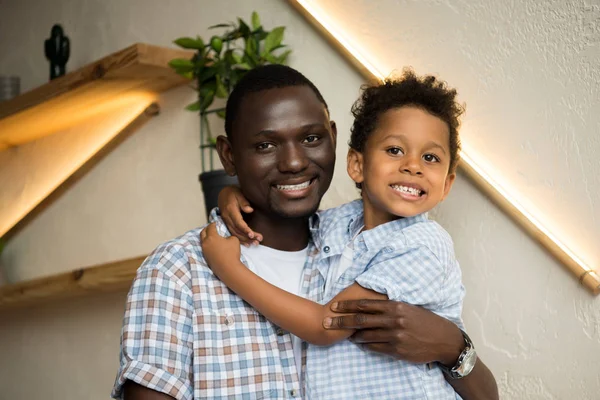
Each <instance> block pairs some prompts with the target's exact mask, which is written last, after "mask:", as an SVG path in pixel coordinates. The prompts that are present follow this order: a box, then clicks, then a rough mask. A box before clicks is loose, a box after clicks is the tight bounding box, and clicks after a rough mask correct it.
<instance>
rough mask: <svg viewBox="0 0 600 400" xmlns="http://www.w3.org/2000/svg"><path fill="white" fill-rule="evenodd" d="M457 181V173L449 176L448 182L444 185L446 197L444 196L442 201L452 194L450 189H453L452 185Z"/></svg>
mask: <svg viewBox="0 0 600 400" xmlns="http://www.w3.org/2000/svg"><path fill="white" fill-rule="evenodd" d="M455 180H456V174H455V173H451V174H448V176H447V177H446V182H445V183H444V195H443V196H442V200H444V199H445V198H446V196H448V193H450V189H452V185H454V181H455Z"/></svg>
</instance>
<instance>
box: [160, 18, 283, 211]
mask: <svg viewBox="0 0 600 400" xmlns="http://www.w3.org/2000/svg"><path fill="white" fill-rule="evenodd" d="M209 29H224V32H223V33H222V34H221V35H213V36H212V37H211V38H210V40H209V41H205V40H204V39H203V38H201V37H200V36H197V37H196V38H191V37H182V38H179V39H177V40H175V41H174V43H175V44H177V45H178V46H179V47H182V48H184V49H191V50H194V51H195V53H194V56H193V57H192V58H191V59H181V58H177V59H173V60H171V61H170V62H169V65H170V67H171V68H173V69H174V70H175V72H176V73H178V74H179V75H182V76H184V77H186V78H188V79H190V80H191V81H192V82H193V85H192V86H193V88H194V90H196V92H197V93H198V98H197V100H196V101H195V102H193V103H192V104H189V105H188V106H187V107H186V109H187V110H189V111H193V112H197V113H199V116H200V154H201V161H202V173H201V174H200V176H199V179H200V182H201V184H202V191H203V192H204V200H205V204H206V213H207V214H208V213H209V212H210V210H211V209H212V208H213V207H216V206H217V197H218V195H219V192H220V191H221V189H222V188H223V187H224V186H227V185H230V184H234V183H237V179H236V178H235V177H230V176H228V175H227V174H226V173H225V171H224V170H223V169H215V166H214V158H215V157H216V154H215V145H216V136H215V134H214V133H213V132H214V129H212V128H211V119H212V120H213V121H214V119H217V118H221V119H224V118H225V108H224V106H223V105H224V102H225V99H227V97H228V96H229V94H230V93H231V90H232V89H233V87H234V86H235V85H236V83H237V82H238V81H239V80H240V79H241V78H242V76H244V74H246V73H247V72H248V71H249V70H251V69H253V68H256V67H258V66H260V65H265V64H285V63H286V61H287V57H288V56H289V54H290V52H291V50H289V49H285V47H286V45H284V44H283V43H282V42H283V34H284V31H285V27H283V26H279V27H276V28H274V29H272V30H271V31H267V30H265V29H264V28H263V26H262V24H261V22H260V17H259V16H258V14H257V13H256V12H253V13H252V17H251V24H248V23H246V22H245V21H244V20H243V19H241V18H238V19H237V22H236V23H234V22H231V23H223V24H217V25H214V26H211V27H210V28H209ZM218 99H221V100H220V106H215V105H214V103H215V101H216V100H218ZM222 126H223V124H222V123H221V124H220V127H222Z"/></svg>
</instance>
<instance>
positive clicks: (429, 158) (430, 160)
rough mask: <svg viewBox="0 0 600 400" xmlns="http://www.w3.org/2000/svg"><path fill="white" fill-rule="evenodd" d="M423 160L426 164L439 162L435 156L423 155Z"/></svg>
mask: <svg viewBox="0 0 600 400" xmlns="http://www.w3.org/2000/svg"><path fill="white" fill-rule="evenodd" d="M423 160H425V161H427V162H440V158H439V157H438V156H436V155H435V154H425V155H424V156H423Z"/></svg>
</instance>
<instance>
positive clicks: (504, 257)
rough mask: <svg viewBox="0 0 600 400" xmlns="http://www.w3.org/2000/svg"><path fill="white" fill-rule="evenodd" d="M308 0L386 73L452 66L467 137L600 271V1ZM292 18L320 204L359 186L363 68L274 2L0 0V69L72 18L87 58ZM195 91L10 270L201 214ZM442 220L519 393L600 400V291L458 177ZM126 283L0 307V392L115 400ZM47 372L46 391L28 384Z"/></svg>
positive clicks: (474, 306) (106, 255) (17, 65)
mask: <svg viewBox="0 0 600 400" xmlns="http://www.w3.org/2000/svg"><path fill="white" fill-rule="evenodd" d="M594 1H595V3H593V2H587V3H584V2H569V3H566V2H558V1H543V0H537V1H535V2H532V1H524V2H517V1H507V2H492V1H491V0H486V1H477V2H467V1H458V0H455V1H451V0H447V1H442V0H438V1H434V0H421V1H392V0H378V1H377V2H373V1H368V0H360V1H357V0H313V3H314V4H316V5H318V6H319V7H321V8H322V9H323V10H325V11H327V12H328V13H329V15H330V16H331V17H332V18H333V20H334V21H335V23H336V24H337V25H338V26H339V27H340V28H341V29H342V30H343V31H344V32H345V33H346V34H347V36H349V37H350V38H352V40H353V42H354V43H356V44H357V46H359V47H363V48H364V49H366V50H367V51H368V53H369V54H371V55H372V57H373V58H374V59H375V61H376V62H377V64H379V65H381V66H382V67H381V69H382V71H385V72H388V71H390V70H392V69H400V68H401V67H403V66H405V65H412V66H414V67H415V69H416V70H417V72H419V73H424V72H431V73H435V74H439V75H440V76H442V77H443V78H444V79H446V80H447V81H449V82H450V83H451V84H452V85H453V86H456V87H458V88H459V92H460V94H461V98H462V99H463V100H464V101H465V102H467V103H468V105H467V110H468V112H467V118H466V119H465V124H464V129H463V137H464V141H465V144H466V145H468V147H469V149H471V151H470V153H471V154H472V155H473V156H476V157H477V158H478V161H479V162H481V163H482V164H486V166H487V167H488V168H491V169H492V170H493V171H494V173H497V174H498V176H500V177H501V178H502V179H503V180H504V181H505V182H507V184H508V186H509V187H512V188H515V190H516V193H519V194H522V195H523V200H524V202H526V203H527V204H528V205H531V206H534V209H535V210H536V212H537V213H539V215H541V216H547V217H548V218H547V220H548V225H551V226H552V227H554V228H555V230H556V231H557V232H558V233H559V234H560V235H561V237H562V238H564V240H565V241H566V242H567V243H569V245H570V246H571V247H573V248H574V249H575V250H577V252H578V253H580V254H581V256H582V257H584V258H586V259H587V260H588V261H589V262H590V263H594V264H595V265H598V264H599V263H600V253H599V252H598V250H597V246H596V244H597V243H598V241H599V240H600V228H599V226H600V225H599V224H598V222H599V221H598V220H599V219H600V216H599V215H598V212H597V211H596V212H595V213H594V210H595V207H599V206H600V191H599V190H598V186H599V184H600V182H599V180H600V178H599V177H598V173H597V172H596V171H598V170H600V162H599V161H598V158H597V157H598V154H600V140H599V137H598V131H599V129H598V128H599V127H600V113H599V112H598V110H600V107H599V106H600V104H599V102H600V100H599V99H600V96H599V93H598V92H599V85H600V83H599V82H600V63H599V62H598V61H600V54H599V46H600V44H599V40H600V36H599V35H600V34H599V31H598V29H599V28H598V27H599V26H600V22H599V21H598V17H599V15H600V11H599V8H598V7H599V6H598V1H597V0H594ZM253 9H256V10H257V11H259V12H260V14H261V16H262V19H263V23H264V24H265V25H266V26H275V25H286V26H287V27H288V30H287V32H286V41H287V42H288V43H289V44H290V45H291V46H292V48H293V49H294V54H293V57H292V58H291V64H292V65H293V66H294V67H296V68H298V69H300V70H301V71H303V72H305V73H306V75H307V76H309V78H311V79H312V80H314V82H315V83H316V84H317V86H318V87H319V88H321V90H322V92H323V95H324V96H325V98H326V100H327V101H328V102H329V105H330V108H331V110H332V115H333V117H334V118H335V119H336V120H337V122H338V130H339V132H340V137H339V142H338V165H337V174H336V178H335V180H334V184H333V185H332V188H331V190H330V192H329V193H328V195H327V197H326V200H325V201H324V204H323V205H324V206H333V205H337V204H340V203H342V202H344V201H347V200H350V199H353V198H354V197H356V192H355V191H354V189H353V186H352V185H351V184H350V181H349V179H348V178H347V177H346V173H345V165H344V164H345V153H346V145H345V144H346V141H347V139H348V135H347V132H348V129H349V126H350V123H351V118H350V114H349V109H350V105H351V103H352V101H353V100H354V99H355V98H356V96H357V94H358V87H359V85H360V84H361V82H362V80H361V78H360V77H359V76H358V75H357V74H356V73H355V72H354V71H352V70H351V69H350V68H349V67H348V66H347V64H346V63H345V62H344V61H343V60H342V59H340V58H339V57H338V56H337V55H336V54H335V53H333V52H332V51H331V49H330V48H329V47H328V45H327V44H326V43H325V42H324V41H323V40H322V39H320V38H319V37H318V35H317V34H315V33H314V32H313V30H312V29H311V28H310V27H309V26H308V25H307V24H306V23H305V22H304V21H303V20H302V18H300V17H299V16H298V15H296V14H295V12H294V11H293V10H292V9H291V8H290V7H289V6H288V5H287V4H286V3H285V2H284V1H281V0H262V1H258V0H254V1H252V2H250V1H244V0H235V1H227V2H223V1H218V0H210V1H209V0H202V1H200V0H179V1H177V2H169V3H168V4H167V3H166V2H164V1H161V0H129V1H127V2H123V1H117V0H110V1H101V0H86V1H81V0H45V1H42V0H21V1H18V2H17V1H16V0H0V15H1V16H2V17H1V21H2V22H1V23H0V54H2V57H1V58H0V73H2V74H18V75H20V76H21V78H22V86H23V88H24V89H30V88H33V87H35V86H38V85H40V84H42V83H44V82H45V80H46V79H47V78H46V77H47V69H48V68H47V63H46V61H45V59H44V56H43V46H42V42H43V40H44V39H45V38H46V37H48V36H49V30H50V27H51V26H52V24H53V23H55V22H61V23H62V24H63V25H64V27H65V30H66V31H67V33H68V35H69V36H70V37H71V41H72V57H71V60H70V62H69V64H68V67H69V69H71V70H72V69H75V68H77V67H79V66H82V65H84V64H86V63H88V62H90V61H92V60H95V59H97V58H100V57H102V56H104V55H106V54H108V53H111V52H113V51H116V50H119V49H121V48H124V47H126V46H128V45H129V44H131V43H133V42H137V41H142V42H148V43H153V44H158V45H164V46H169V45H170V43H171V40H172V39H174V38H176V37H179V36H186V35H195V34H197V33H199V34H202V35H207V34H208V31H207V29H206V27H208V26H209V25H211V24H214V23H218V22H222V21H224V20H231V19H234V18H235V17H236V16H238V15H239V16H243V17H246V18H248V17H249V15H250V13H251V11H252V10H253ZM192 98H193V93H191V92H190V91H189V90H188V89H187V88H180V89H175V90H173V91H171V92H169V93H168V94H166V95H164V96H163V97H162V99H161V104H162V107H163V110H162V113H161V115H160V116H159V117H158V118H155V119H153V120H152V121H150V122H149V123H148V124H146V125H145V126H144V127H143V128H142V129H140V130H139V131H138V132H136V133H135V134H134V135H133V136H132V137H130V138H129V139H127V140H126V141H125V142H124V143H122V144H121V145H120V146H119V147H118V148H117V149H116V150H115V151H113V152H112V153H111V154H109V155H108V156H107V157H106V158H105V159H104V160H103V161H102V162H100V163H99V164H98V165H97V166H96V167H95V168H94V169H93V170H92V171H91V172H90V173H88V174H87V175H86V176H85V177H84V178H83V179H82V180H81V181H79V182H78V184H77V185H75V186H74V187H72V188H71V189H70V190H69V192H67V193H66V194H65V195H64V196H62V197H61V198H60V199H59V200H58V201H56V202H55V203H53V204H52V206H50V207H49V208H48V209H46V210H45V212H44V213H43V214H41V215H39V216H38V217H37V218H36V219H35V220H34V221H32V223H30V224H29V225H27V227H26V228H25V229H23V230H22V231H21V232H20V233H19V235H18V236H16V237H15V238H14V239H13V240H12V241H11V242H10V243H9V245H8V247H7V249H6V251H5V253H4V254H3V256H2V257H3V258H2V262H3V263H4V264H5V267H6V269H7V272H9V274H8V275H9V276H10V277H11V278H12V279H29V278H32V277H36V276H42V275H48V274H52V273H56V272H60V271H66V270H71V269H73V268H78V267H81V266H84V265H90V264H97V263H102V262H107V261H112V260H118V259H123V258H127V257H133V256H138V255H141V254H145V253H147V252H149V251H150V250H151V249H152V248H153V247H154V246H155V245H156V244H157V243H159V242H160V241H163V240H165V239H168V238H170V237H173V236H176V235H178V234H180V233H182V232H183V231H185V230H187V229H189V228H192V227H195V226H197V225H199V224H201V223H203V222H204V216H203V213H204V210H203V204H202V193H201V190H200V187H199V184H198V182H197V174H198V172H199V170H200V160H199V154H198V151H197V144H198V138H197V136H198V134H197V123H198V121H197V119H196V117H195V116H194V115H192V114H189V113H185V112H184V111H182V108H183V107H184V106H185V105H186V104H187V103H188V102H190V101H191V100H192ZM435 217H436V218H437V219H438V220H439V221H440V222H441V223H442V224H443V225H444V226H445V227H446V228H447V229H448V230H449V231H450V233H451V234H452V236H453V237H454V241H455V243H456V250H457V255H458V257H459V260H460V262H461V265H462V267H463V271H464V281H465V285H466V286H467V291H468V294H467V299H466V304H465V321H466V324H467V327H468V329H469V331H470V332H471V336H472V338H473V339H474V341H475V343H476V345H477V346H478V350H479V352H480V353H481V355H482V357H483V359H484V360H485V361H486V363H487V364H488V365H489V366H490V368H491V369H492V370H493V372H494V373H495V375H496V377H497V380H498V382H499V384H500V387H501V391H502V398H506V399H525V400H529V399H597V398H598V393H600V376H599V374H598V372H597V371H598V365H599V364H598V362H599V361H598V356H599V355H600V310H599V309H600V307H599V306H600V302H599V300H598V299H594V298H592V297H591V296H590V295H589V294H588V293H587V292H586V291H584V290H583V289H581V288H580V287H578V285H577V282H576V281H575V280H574V279H573V278H572V277H571V276H570V275H569V274H568V273H567V272H565V271H564V269H563V268H562V267H561V266H560V265H559V264H557V263H556V262H555V261H554V260H552V259H551V258H550V257H549V256H548V255H547V254H546V253H545V252H544V251H543V250H542V249H540V248H539V247H538V245H537V244H536V243H535V242H533V241H531V240H530V239H529V238H528V237H527V236H525V235H524V234H523V233H522V232H521V231H520V230H519V229H518V228H517V227H516V226H515V225H514V224H513V223H512V222H510V221H509V220H508V219H507V218H506V217H505V216H504V215H503V214H502V213H501V212H500V211H499V210H498V209H496V208H495V207H494V206H493V205H492V204H491V203H490V202H489V201H488V200H487V199H486V198H485V197H483V196H482V195H481V194H480V193H479V192H478V191H477V189H476V188H474V187H473V186H471V184H470V183H469V182H468V181H466V180H464V179H462V178H459V179H458V180H457V183H456V185H455V187H454V189H453V193H452V194H451V195H450V196H449V198H448V200H447V201H446V202H445V203H444V204H443V205H442V206H441V207H440V208H439V209H438V210H437V211H436V212H435ZM123 299H124V293H122V294H115V295H105V296H98V297H92V298H88V299H82V300H79V301H77V302H62V303H56V304H51V305H46V306H39V307H32V308H28V309H24V310H21V311H18V312H17V311H11V312H2V313H0V318H1V320H2V323H1V324H0V339H1V340H0V370H1V371H2V372H3V373H2V374H0V388H2V396H1V397H3V396H6V398H11V399H12V398H14V399H38V398H40V399H41V398H43V399H58V398H60V399H80V398H86V399H87V398H89V399H104V398H107V397H108V393H109V391H110V387H111V385H112V381H113V379H114V374H115V372H116V366H117V356H118V355H117V351H118V340H119V328H120V321H121V317H122V312H123ZM32 382H35V383H36V384H35V385H32V384H31V383H32Z"/></svg>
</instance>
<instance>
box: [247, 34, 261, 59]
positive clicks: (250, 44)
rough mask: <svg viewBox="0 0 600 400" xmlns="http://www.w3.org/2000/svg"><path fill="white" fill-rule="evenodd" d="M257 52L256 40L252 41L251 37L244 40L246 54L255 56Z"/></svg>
mask: <svg viewBox="0 0 600 400" xmlns="http://www.w3.org/2000/svg"><path fill="white" fill-rule="evenodd" d="M257 51H258V43H257V42H256V39H254V38H253V37H249V38H248V39H247V40H246V54H252V55H256V53H257Z"/></svg>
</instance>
